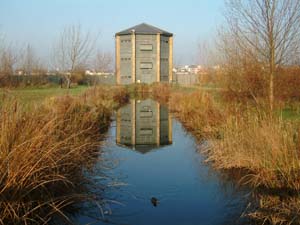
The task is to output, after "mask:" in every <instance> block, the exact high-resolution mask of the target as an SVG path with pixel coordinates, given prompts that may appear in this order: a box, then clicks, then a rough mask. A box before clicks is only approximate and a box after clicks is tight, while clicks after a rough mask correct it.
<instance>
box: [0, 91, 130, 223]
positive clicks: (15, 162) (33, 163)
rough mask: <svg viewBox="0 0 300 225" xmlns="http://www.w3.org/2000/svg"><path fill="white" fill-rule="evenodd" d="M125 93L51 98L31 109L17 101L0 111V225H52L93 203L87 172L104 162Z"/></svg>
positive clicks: (6, 101)
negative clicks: (104, 143) (75, 207)
mask: <svg viewBox="0 0 300 225" xmlns="http://www.w3.org/2000/svg"><path fill="white" fill-rule="evenodd" d="M124 94H125V95H126V93H123V92H122V90H121V89H118V90H109V89H102V88H95V89H92V90H89V91H88V92H86V93H85V94H84V95H82V96H80V97H71V96H63V97H52V98H49V99H47V100H46V101H44V102H43V103H41V104H38V105H34V106H32V108H31V109H30V110H28V109H26V110H25V109H24V108H23V107H22V105H21V104H19V103H18V102H17V101H16V100H14V99H7V98H6V99H4V100H3V103H2V104H1V108H0V181H1V182H0V197H1V203H0V224H16V223H19V224H40V223H45V224H46V223H48V222H49V221H50V220H51V219H52V218H53V215H60V216H61V218H64V220H67V221H68V218H67V217H66V215H65V214H64V213H63V211H62V209H63V208H65V207H66V206H68V205H71V204H72V203H74V202H76V201H78V200H84V199H87V198H94V197H93V196H89V195H87V194H86V192H85V187H86V186H85V184H87V183H88V182H89V180H88V179H87V177H86V176H85V171H87V170H92V168H93V165H94V164H95V162H97V161H98V160H100V159H101V152H99V146H101V140H102V138H103V134H104V133H105V130H106V128H107V127H108V125H109V122H110V115H111V112H112V109H113V107H116V106H117V104H119V103H118V102H117V103H116V102H114V99H115V100H117V99H121V100H123V98H124V96H123V95H124Z"/></svg>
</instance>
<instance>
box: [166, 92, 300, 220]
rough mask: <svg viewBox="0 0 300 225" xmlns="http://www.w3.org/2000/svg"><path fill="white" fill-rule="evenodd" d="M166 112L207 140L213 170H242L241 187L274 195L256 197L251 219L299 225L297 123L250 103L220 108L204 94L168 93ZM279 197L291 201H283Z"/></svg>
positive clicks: (299, 136)
mask: <svg viewBox="0 0 300 225" xmlns="http://www.w3.org/2000/svg"><path fill="white" fill-rule="evenodd" d="M169 107H170V109H171V110H172V111H173V112H175V114H176V115H177V117H178V118H179V119H180V120H181V121H182V122H183V124H184V126H185V127H186V128H187V129H188V130H190V131H191V132H192V133H193V134H194V135H195V136H196V137H197V138H198V139H199V140H200V141H201V140H202V139H206V140H207V139H209V140H210V143H211V148H209V149H208V150H207V149H206V150H205V153H206V156H207V161H208V162H209V163H211V164H212V165H213V167H214V168H216V169H218V170H221V171H225V172H226V171H233V170H239V171H243V176H241V177H240V179H239V182H240V183H241V184H243V185H248V186H250V187H252V188H253V189H254V190H256V191H257V192H259V193H266V190H268V191H271V192H273V193H272V195H270V196H269V195H267V196H266V195H261V194H260V195H259V197H257V195H256V200H257V202H256V204H255V206H254V207H252V209H251V210H250V211H251V213H250V214H249V215H250V216H251V218H254V219H255V220H258V221H259V223H265V224H268V223H270V224H299V223H300V218H299V215H300V207H299V204H298V203H300V196H299V191H300V124H299V122H297V121H288V120H283V119H282V118H280V117H278V116H277V117H276V116H274V115H272V116H271V115H270V114H269V113H267V112H266V111H265V110H264V109H263V107H254V106H251V104H249V105H247V104H238V103H237V102H232V103H223V102H222V104H220V102H217V101H216V100H215V99H214V97H213V96H212V95H210V94H209V93H207V92H203V91H196V92H194V93H191V94H186V93H180V92H172V93H171V95H170V99H169ZM262 190H264V191H262ZM292 193H293V194H292ZM283 197H284V198H285V199H289V200H287V201H281V198H283ZM254 208H256V209H255V210H253V209H254Z"/></svg>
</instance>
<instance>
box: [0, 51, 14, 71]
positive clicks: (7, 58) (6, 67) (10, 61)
mask: <svg viewBox="0 0 300 225" xmlns="http://www.w3.org/2000/svg"><path fill="white" fill-rule="evenodd" d="M17 60H18V55H17V54H16V51H15V50H14V49H13V47H12V46H11V45H9V46H3V47H2V50H1V55H0V74H1V75H2V76H10V75H13V72H14V66H15V64H16V63H17Z"/></svg>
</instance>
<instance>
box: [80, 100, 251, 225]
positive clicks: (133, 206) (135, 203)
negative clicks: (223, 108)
mask: <svg viewBox="0 0 300 225" xmlns="http://www.w3.org/2000/svg"><path fill="white" fill-rule="evenodd" d="M105 142H106V143H105V147H104V151H105V156H104V157H105V158H107V159H109V160H110V161H111V162H117V163H116V164H115V166H114V168H112V169H110V170H109V171H108V172H107V173H109V176H110V177H111V178H113V179H114V180H116V182H118V183H119V184H120V183H121V184H124V185H120V186H118V187H116V186H115V187H112V188H111V189H109V190H108V191H106V192H105V196H104V197H105V198H106V199H111V200H115V201H117V202H119V203H120V204H116V203H112V204H109V205H110V207H108V206H103V213H104V214H105V215H104V217H105V220H106V222H103V221H102V222H98V223H97V224H106V223H112V224H131V225H148V224H149V225H153V224H172V225H176V224H180V225H183V224H184V225H188V224H191V225H195V224H207V225H214V224H237V223H241V219H240V215H241V214H242V212H243V210H244V209H245V204H246V202H247V200H246V198H245V197H244V196H245V194H246V192H245V191H241V190H238V189H237V188H235V186H234V183H232V182H230V181H228V180H227V181H226V180H224V179H222V176H221V175H220V174H217V173H216V172H215V171H213V170H212V169H211V168H210V167H209V165H207V164H206V163H205V162H204V157H203V156H202V155H201V154H200V153H199V151H197V145H196V141H195V139H194V138H193V137H192V136H191V135H190V134H188V133H187V132H185V130H184V128H183V127H182V125H181V124H180V123H179V122H178V121H177V120H176V119H174V118H172V117H171V115H170V113H169V112H168V109H167V108H166V107H164V106H162V105H160V104H159V103H157V102H155V101H153V100H150V99H148V100H132V101H131V102H130V104H129V105H127V106H125V107H123V108H121V109H120V110H119V111H118V112H117V113H116V119H115V121H114V122H113V123H112V124H111V127H110V129H109V135H108V138H107V139H106V141H105ZM93 213H94V214H97V213H98V214H100V212H99V210H98V209H97V210H96V209H95V211H94V212H93ZM94 216H96V215H94ZM92 221H93V219H91V218H89V217H80V218H79V223H83V224H84V223H88V222H92Z"/></svg>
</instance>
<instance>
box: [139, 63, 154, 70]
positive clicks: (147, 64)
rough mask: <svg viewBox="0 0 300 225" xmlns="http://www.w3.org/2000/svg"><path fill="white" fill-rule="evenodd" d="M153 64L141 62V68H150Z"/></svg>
mask: <svg viewBox="0 0 300 225" xmlns="http://www.w3.org/2000/svg"><path fill="white" fill-rule="evenodd" d="M152 67H153V65H152V63H151V62H141V65H140V68H141V69H152Z"/></svg>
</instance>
